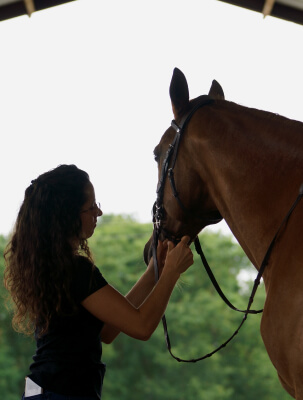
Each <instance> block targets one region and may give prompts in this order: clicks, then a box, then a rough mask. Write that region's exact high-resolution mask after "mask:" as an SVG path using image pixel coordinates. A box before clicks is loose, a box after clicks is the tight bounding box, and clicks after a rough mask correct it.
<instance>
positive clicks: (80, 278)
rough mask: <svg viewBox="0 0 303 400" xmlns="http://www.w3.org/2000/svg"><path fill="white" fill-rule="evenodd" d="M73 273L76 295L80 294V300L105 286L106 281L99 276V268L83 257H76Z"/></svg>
mask: <svg viewBox="0 0 303 400" xmlns="http://www.w3.org/2000/svg"><path fill="white" fill-rule="evenodd" d="M75 272H76V273H75V277H74V278H75V281H74V282H75V286H76V291H77V292H78V293H80V292H81V294H82V296H81V297H82V299H84V298H85V297H87V296H88V295H89V294H92V293H93V292H95V291H96V290H98V289H101V288H102V287H103V286H105V285H107V281H106V280H105V278H104V277H103V275H102V274H101V272H100V270H99V268H98V267H96V265H94V263H92V261H91V260H89V259H88V258H86V257H84V256H77V262H76V271H75Z"/></svg>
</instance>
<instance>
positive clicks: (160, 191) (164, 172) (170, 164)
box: [152, 95, 303, 363]
mask: <svg viewBox="0 0 303 400" xmlns="http://www.w3.org/2000/svg"><path fill="white" fill-rule="evenodd" d="M213 102H214V100H213V99H212V98H211V97H209V96H207V95H204V96H200V97H198V98H197V99H196V103H195V105H194V106H193V108H192V109H191V110H190V111H189V112H188V113H187V114H185V115H184V116H183V118H182V119H181V121H180V122H179V123H177V122H176V121H175V120H173V121H172V122H171V126H172V127H173V128H174V130H175V131H176V134H175V137H174V139H173V141H172V143H171V144H170V145H169V147H168V150H167V152H166V155H165V158H164V160H163V164H162V168H161V173H160V178H159V182H158V185H157V198H156V201H155V203H154V206H153V223H154V230H153V244H152V254H153V260H154V272H155V281H156V282H157V281H158V280H159V268H158V260H157V245H158V240H159V237H160V234H161V231H162V233H163V235H164V236H165V237H166V238H167V239H169V240H172V241H174V242H175V243H177V242H178V241H180V239H181V238H177V237H175V236H173V235H171V234H170V233H169V232H167V231H166V230H165V229H164V228H163V219H164V211H165V210H164V205H163V198H164V189H165V183H166V179H167V177H168V178H169V182H170V186H171V189H172V193H173V196H174V197H175V198H176V200H177V202H178V204H179V206H180V207H181V209H182V210H183V212H184V213H186V214H187V215H190V214H192V215H193V213H192V211H191V210H190V209H188V208H186V207H185V205H184V204H183V203H182V201H181V199H180V197H179V193H178V191H177V189H176V184H175V180H174V167H175V164H176V161H177V155H178V150H179V145H180V140H181V139H182V136H183V134H184V131H185V128H186V126H187V124H188V122H189V121H190V119H191V117H192V116H193V115H194V113H195V112H196V111H197V110H198V109H199V108H201V107H203V106H206V105H208V104H211V103H213ZM302 197H303V184H302V185H301V187H300V190H299V195H298V197H297V198H296V200H295V202H294V203H293V205H292V206H291V208H290V209H289V211H288V213H287V214H286V216H285V218H284V219H283V221H282V223H281V225H280V226H279V228H278V230H277V232H276V234H275V236H274V238H273V240H272V241H271V243H270V245H269V247H268V249H267V252H266V254H265V256H264V258H263V261H262V264H261V267H260V269H259V272H258V274H257V277H256V279H255V281H254V285H253V288H252V292H251V295H250V297H249V301H248V305H247V308H246V310H240V309H238V308H236V307H235V306H233V304H232V303H231V302H230V301H229V300H228V299H227V298H226V296H225V295H224V293H223V291H222V290H221V288H220V286H219V284H218V282H217V280H216V278H215V276H214V275H213V273H212V271H211V268H210V267H209V265H208V262H207V260H206V257H205V256H204V253H203V251H202V247H201V244H200V241H199V238H198V235H197V237H196V238H195V240H194V245H195V249H196V251H197V253H198V254H199V255H200V257H201V260H202V263H203V265H204V268H205V270H206V272H207V274H208V276H209V278H210V280H211V281H212V283H213V285H214V287H215V289H216V290H217V292H218V294H219V295H220V297H221V298H222V299H223V300H224V302H225V303H226V304H227V305H228V306H229V307H230V308H231V309H233V310H234V311H238V312H241V313H244V316H243V319H242V321H241V323H240V325H239V327H238V328H237V330H236V331H235V332H234V333H233V334H232V336H231V337H230V338H229V339H227V340H226V341H225V342H224V343H223V344H221V346H219V347H218V348H216V349H215V350H213V351H212V352H211V353H208V354H206V355H204V356H202V357H199V358H195V359H190V360H184V359H181V358H179V357H176V356H175V355H174V354H173V353H172V350H171V344H170V338H169V335H168V328H167V322H166V317H165V315H163V317H162V324H163V328H164V335H165V340H166V346H167V349H168V351H169V353H170V355H171V356H172V357H173V358H174V359H175V360H177V361H179V362H188V363H194V362H197V361H201V360H204V359H206V358H209V357H211V356H212V355H213V354H215V353H217V352H218V351H219V350H221V349H222V348H223V347H225V346H226V345H227V344H228V343H229V342H230V341H231V340H232V339H233V338H234V337H235V336H236V335H237V334H238V332H239V330H240V329H241V327H242V325H243V324H244V322H245V321H246V319H247V316H248V314H258V313H261V312H262V311H263V310H251V309H250V308H251V306H252V303H253V301H254V297H255V294H256V292H257V289H258V287H259V285H260V282H261V278H262V275H263V273H264V270H265V268H266V266H267V264H268V261H269V257H270V255H271V252H272V249H273V247H274V244H275V242H276V239H277V236H278V235H279V233H280V231H281V229H282V227H283V226H284V225H285V224H286V222H287V221H288V219H289V217H290V215H291V214H292V212H293V210H294V209H295V207H296V206H297V204H298V202H299V201H300V200H301V198H302ZM221 220H222V216H221V214H220V213H219V212H218V213H215V214H212V215H209V216H206V217H205V218H204V219H203V222H205V225H209V224H214V223H217V222H220V221H221Z"/></svg>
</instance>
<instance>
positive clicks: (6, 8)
mask: <svg viewBox="0 0 303 400" xmlns="http://www.w3.org/2000/svg"><path fill="white" fill-rule="evenodd" d="M70 1H75V0H0V21H3V20H6V19H10V18H14V17H19V16H20V15H26V14H27V15H29V16H31V14H32V13H33V12H36V11H40V10H44V9H46V8H50V7H53V6H58V5H60V4H64V3H68V2H70ZM164 1H165V0H164ZM200 1H203V0H200ZM219 1H223V2H225V3H229V4H232V5H235V6H239V7H243V8H247V9H249V10H252V11H257V12H260V13H263V15H264V16H268V15H271V16H273V17H277V18H281V19H285V20H287V21H291V22H295V23H297V24H301V25H303V0H219Z"/></svg>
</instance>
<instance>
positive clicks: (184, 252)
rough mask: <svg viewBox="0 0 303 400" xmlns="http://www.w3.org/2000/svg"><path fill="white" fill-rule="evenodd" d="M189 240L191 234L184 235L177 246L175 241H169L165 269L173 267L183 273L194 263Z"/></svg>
mask: <svg viewBox="0 0 303 400" xmlns="http://www.w3.org/2000/svg"><path fill="white" fill-rule="evenodd" d="M189 241H190V237H189V236H183V237H182V239H181V241H180V242H179V243H178V244H177V246H175V245H174V244H173V242H168V244H167V254H166V259H165V266H164V268H165V269H166V268H169V269H172V270H174V271H175V272H178V273H179V274H180V275H181V274H182V273H183V272H185V271H186V270H187V269H188V268H189V267H190V266H191V265H192V264H193V263H194V259H193V253H192V251H191V249H190V248H189V245H188V243H189Z"/></svg>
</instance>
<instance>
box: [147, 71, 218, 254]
mask: <svg viewBox="0 0 303 400" xmlns="http://www.w3.org/2000/svg"><path fill="white" fill-rule="evenodd" d="M169 94H170V99H171V103H172V110H173V114H174V120H173V122H172V126H171V127H170V128H168V129H167V130H166V132H165V133H164V135H163V136H162V138H161V140H160V142H159V144H158V145H157V146H156V147H155V149H154V157H155V160H156V162H157V164H158V187H157V201H156V202H155V204H154V208H153V219H154V224H155V225H156V226H155V229H158V230H159V236H158V237H159V239H160V240H164V239H165V238H168V239H170V240H174V241H178V240H179V239H180V238H181V237H182V236H184V235H189V236H190V238H191V241H193V240H194V239H195V237H196V236H197V234H198V233H199V232H200V231H201V230H202V229H203V228H204V227H205V226H207V225H210V224H215V223H218V222H220V221H221V220H222V217H221V215H220V213H219V211H218V209H217V207H216V204H215V202H214V200H213V198H212V195H211V193H210V191H209V189H208V185H207V184H206V182H204V181H203V180H202V179H201V174H200V173H199V172H198V167H199V168H200V164H201V162H200V161H199V160H200V158H201V154H197V151H196V142H197V140H198V136H197V135H199V136H200V134H199V133H198V132H197V130H196V129H195V128H196V127H197V119H198V118H199V116H198V115H196V111H197V110H198V109H202V108H203V106H204V105H206V104H209V103H211V102H213V101H215V100H224V93H223V90H222V88H221V86H220V85H219V83H218V82H217V81H215V80H214V81H213V82H212V86H211V88H210V91H209V93H208V95H207V96H200V97H198V98H196V99H193V100H189V90H188V84H187V81H186V78H185V76H184V74H183V73H182V72H181V71H180V70H179V69H177V68H175V69H174V73H173V76H172V80H171V84H170V89H169ZM152 241H153V238H152V237H151V238H150V240H149V241H148V243H147V244H146V246H145V249H144V259H145V262H148V261H149V259H150V257H151V247H152Z"/></svg>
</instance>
